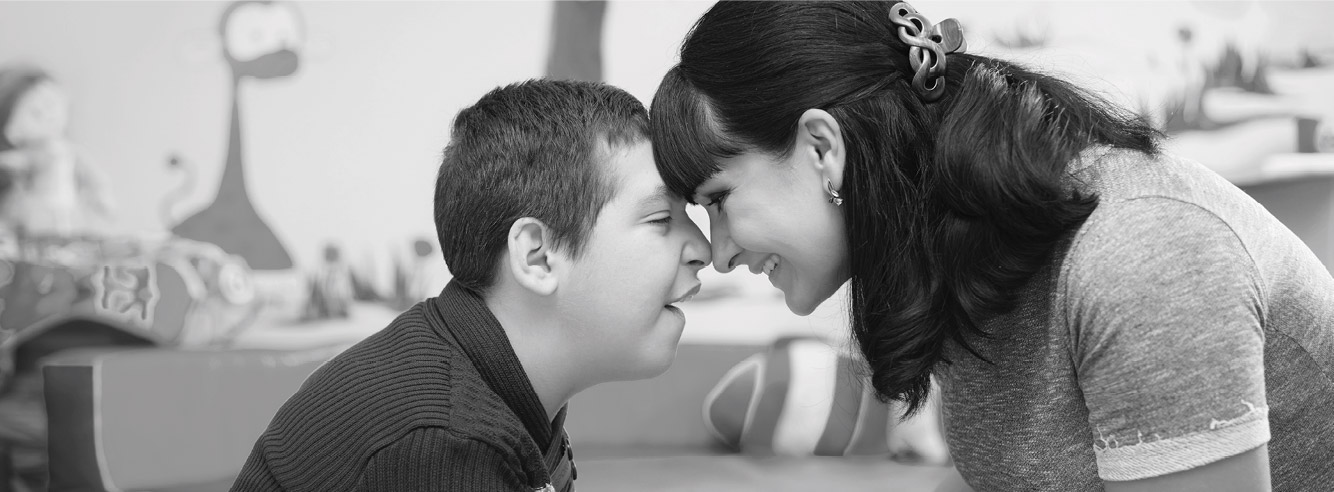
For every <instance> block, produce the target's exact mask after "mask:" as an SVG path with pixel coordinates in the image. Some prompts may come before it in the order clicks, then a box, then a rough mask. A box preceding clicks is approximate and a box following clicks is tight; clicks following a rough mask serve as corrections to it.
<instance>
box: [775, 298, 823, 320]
mask: <svg viewBox="0 0 1334 492" xmlns="http://www.w3.org/2000/svg"><path fill="white" fill-rule="evenodd" d="M821 301H823V299H818V300H817V299H813V298H811V296H799V295H788V293H787V292H783V302H784V303H786V304H787V310H788V311H792V314H795V315H797V316H806V315H808V314H811V313H813V312H815V308H817V307H819V306H820V302H821Z"/></svg>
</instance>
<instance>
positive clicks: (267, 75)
mask: <svg viewBox="0 0 1334 492" xmlns="http://www.w3.org/2000/svg"><path fill="white" fill-rule="evenodd" d="M219 30H220V34H221V35H222V40H223V50H222V51H223V56H224V58H226V60H227V63H228V65H229V66H230V68H231V75H232V77H231V91H232V108H231V126H230V128H229V132H228V134H229V137H228V143H227V162H226V167H225V168H224V170H223V174H222V181H221V182H220V183H219V185H218V193H217V196H216V197H215V198H214V200H213V203H211V204H209V205H208V206H207V207H205V208H204V209H203V210H200V211H198V212H196V213H195V214H194V215H192V216H190V217H188V218H186V219H185V220H183V221H181V222H180V223H179V224H177V225H176V226H175V227H173V228H172V232H173V233H175V234H176V235H178V236H181V237H185V238H189V239H195V240H199V241H206V242H210V243H214V244H217V245H218V246H220V247H222V249H223V250H224V251H226V252H228V253H232V254H236V255H240V256H241V257H243V258H245V260H246V262H247V263H249V264H250V267H251V268H253V269H255V270H286V269H289V268H291V267H292V258H291V256H290V255H289V254H288V252H287V249H286V248H284V247H283V245H282V243H280V242H279V241H278V237H277V236H276V235H274V233H273V230H272V229H270V228H269V226H268V225H267V224H265V223H264V220H263V219H262V218H260V216H259V213H258V212H256V210H255V207H254V205H253V203H252V202H251V200H250V194H249V193H248V192H247V191H246V182H245V164H244V157H245V156H244V153H243V151H244V149H243V147H242V145H241V136H242V133H241V110H240V100H239V95H240V92H239V89H240V88H241V82H242V81H243V80H245V79H259V80H264V79H272V78H278V77H285V76H288V75H292V74H293V73H295V72H296V70H297V67H298V65H299V56H298V54H297V51H298V50H299V46H298V45H299V44H300V41H301V31H300V21H299V15H298V12H297V10H296V7H295V6H294V5H292V4H291V3H288V2H273V1H264V0H245V1H239V2H233V3H232V4H230V5H228V6H227V9H226V10H225V11H224V12H223V14H222V20H221V22H220V24H219Z"/></svg>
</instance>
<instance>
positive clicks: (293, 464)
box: [232, 283, 575, 492]
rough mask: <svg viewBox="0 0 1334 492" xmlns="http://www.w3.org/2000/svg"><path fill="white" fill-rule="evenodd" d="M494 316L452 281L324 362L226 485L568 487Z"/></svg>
mask: <svg viewBox="0 0 1334 492" xmlns="http://www.w3.org/2000/svg"><path fill="white" fill-rule="evenodd" d="M564 421H565V409H561V411H560V413H559V414H558V415H557V416H556V419H555V422H548V421H547V418H546V411H545V410H544V409H543V407H542V402H541V401H540V400H539V399H538V398H537V394H536V393H535V392H534V391H533V388H532V384H531V383H530V382H529V379H528V377H527V375H526V374H525V373H524V369H523V366H522V365H520V363H519V359H518V357H517V356H516V355H515V354H514V350H513V348H512V347H511V346H510V343H509V339H508V338H507V337H506V336H505V332H504V330H503V329H502V328H501V327H500V323H499V322H498V321H496V318H495V316H493V315H492V314H491V312H490V311H489V310H487V308H486V305H485V304H484V303H483V302H482V300H481V299H480V298H479V297H477V296H475V295H473V294H471V293H469V292H468V291H466V290H464V289H462V288H460V287H458V286H457V285H455V284H453V283H451V284H450V285H449V286H447V287H446V288H445V290H444V292H442V293H441V294H440V297H436V298H433V299H429V300H427V301H424V302H422V303H419V304H417V305H416V306H413V307H412V308H411V309H409V310H408V311H407V312H405V313H403V314H402V315H400V316H399V317H398V318H397V319H395V320H394V322H393V323H391V324H390V325H389V326H388V327H386V328H385V329H383V330H381V331H380V332H378V333H376V334H374V335H371V336H370V337H368V338H366V339H365V340H363V341H362V342H361V343H358V344H356V345H354V346H352V347H351V348H349V349H348V350H347V351H345V352H343V353H342V354H339V355H338V356H337V357H334V358H333V359H331V360H330V361H329V362H328V363H326V364H325V365H324V366H322V367H320V369H319V370H317V371H315V373H314V374H311V376H310V378H309V379H307V380H306V382H305V383H304V384H303V385H302V386H301V389H300V390H298V391H297V393H296V394H295V395H293V396H292V398H291V399H289V400H288V401H287V403H285V404H284V405H283V406H282V408H281V409H279V410H278V413H277V415H276V416H274V418H273V421H272V423H270V424H269V428H268V429H267V430H266V431H265V432H264V434H263V435H262V436H260V438H259V440H258V441H257V442H256V443H255V447H254V450H253V451H251V453H250V457H249V459H247V460H246V464H245V467H244V468H243V469H242V470H241V474H240V476H239V477H238V478H237V480H236V483H235V484H234V485H232V490H233V491H234V492H250V491H279V490H282V491H294V492H295V491H312V492H329V491H342V490H358V491H380V490H382V491H428V490H429V491H531V490H543V489H545V488H546V486H547V485H548V484H552V485H553V488H551V489H547V490H554V491H557V492H568V491H572V490H573V489H574V487H573V480H574V473H575V472H574V463H573V461H572V458H573V453H571V452H570V451H569V440H568V438H567V437H566V435H565V430H564V426H563V424H564Z"/></svg>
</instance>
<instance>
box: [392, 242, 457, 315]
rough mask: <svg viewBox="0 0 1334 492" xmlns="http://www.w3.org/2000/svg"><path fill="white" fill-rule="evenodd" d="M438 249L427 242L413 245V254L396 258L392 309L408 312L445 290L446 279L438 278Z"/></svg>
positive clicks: (413, 243)
mask: <svg viewBox="0 0 1334 492" xmlns="http://www.w3.org/2000/svg"><path fill="white" fill-rule="evenodd" d="M433 253H435V246H434V245H432V244H431V242H430V241H428V240H426V239H420V238H419V239H416V240H414V241H413V242H412V251H411V252H410V253H409V254H408V255H406V256H407V258H406V259H404V258H403V257H402V256H399V257H396V258H395V264H394V289H393V293H392V294H391V295H390V296H389V299H388V301H389V305H390V307H393V308H394V309H399V310H402V309H407V308H409V307H411V306H412V305H413V304H416V303H418V302H421V301H424V300H426V298H428V297H431V296H434V295H436V294H437V293H439V292H440V289H443V288H445V283H446V281H447V279H441V278H440V277H441V276H440V275H438V274H437V270H438V269H439V266H440V261H439V260H438V259H435V258H433V256H434V255H433Z"/></svg>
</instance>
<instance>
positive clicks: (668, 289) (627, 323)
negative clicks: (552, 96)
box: [557, 142, 710, 380]
mask: <svg viewBox="0 0 1334 492" xmlns="http://www.w3.org/2000/svg"><path fill="white" fill-rule="evenodd" d="M609 154H610V155H608V156H607V158H606V161H605V162H603V163H602V164H603V166H604V167H603V172H605V173H607V174H606V176H607V177H608V178H610V179H609V180H608V181H609V182H610V183H611V184H612V186H615V187H616V194H615V198H613V199H612V200H611V201H610V202H608V203H607V205H606V206H605V207H604V208H603V209H602V212H601V213H600V214H599V215H598V219H597V223H596V224H595V225H594V226H593V229H592V230H591V231H590V233H589V236H588V240H587V242H586V243H585V247H584V251H583V256H582V257H580V258H579V259H578V260H576V261H574V262H573V264H572V265H571V268H570V270H569V272H568V274H567V277H568V278H566V279H564V280H563V281H562V282H561V284H560V287H558V288H557V295H558V301H557V302H558V311H559V315H560V316H564V317H566V320H565V321H567V323H566V325H567V326H571V327H573V329H574V330H576V333H575V334H576V336H579V337H581V341H583V342H585V343H581V344H580V345H579V346H580V347H581V350H583V351H584V353H583V354H581V355H583V356H584V357H583V358H582V360H580V361H578V362H576V363H577V364H587V365H589V366H588V367H587V368H586V369H587V370H589V371H595V372H596V373H597V374H602V375H608V376H610V377H611V378H612V379H615V380H629V379H643V378H649V377H653V376H657V375H658V374H661V373H662V372H663V371H666V370H667V368H668V367H669V366H670V365H671V363H672V360H673V359H674V358H675V357H676V345H677V342H678V341H680V339H681V330H682V328H684V326H685V317H684V316H683V315H682V314H681V311H680V310H679V309H677V308H676V307H674V306H669V305H670V304H673V303H678V302H681V300H682V299H683V298H688V297H689V296H693V295H694V294H695V293H696V292H698V291H699V285H700V283H699V278H698V273H699V271H700V269H702V268H703V267H704V266H705V265H708V263H709V261H710V252H709V243H708V241H707V240H705V239H704V235H703V234H702V233H701V232H700V230H699V228H698V227H696V226H695V223H694V222H692V221H691V220H690V218H689V217H687V216H686V211H685V201H684V200H682V199H679V198H674V197H671V196H670V195H669V194H668V193H667V191H666V187H665V186H664V185H663V182H662V178H660V177H659V176H658V171H657V168H656V167H655V166H654V163H653V151H652V147H650V146H649V144H648V143H647V142H643V143H636V144H633V145H630V146H625V147H619V148H613V149H612V150H611V152H610V153H609ZM572 355H574V354H572Z"/></svg>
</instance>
